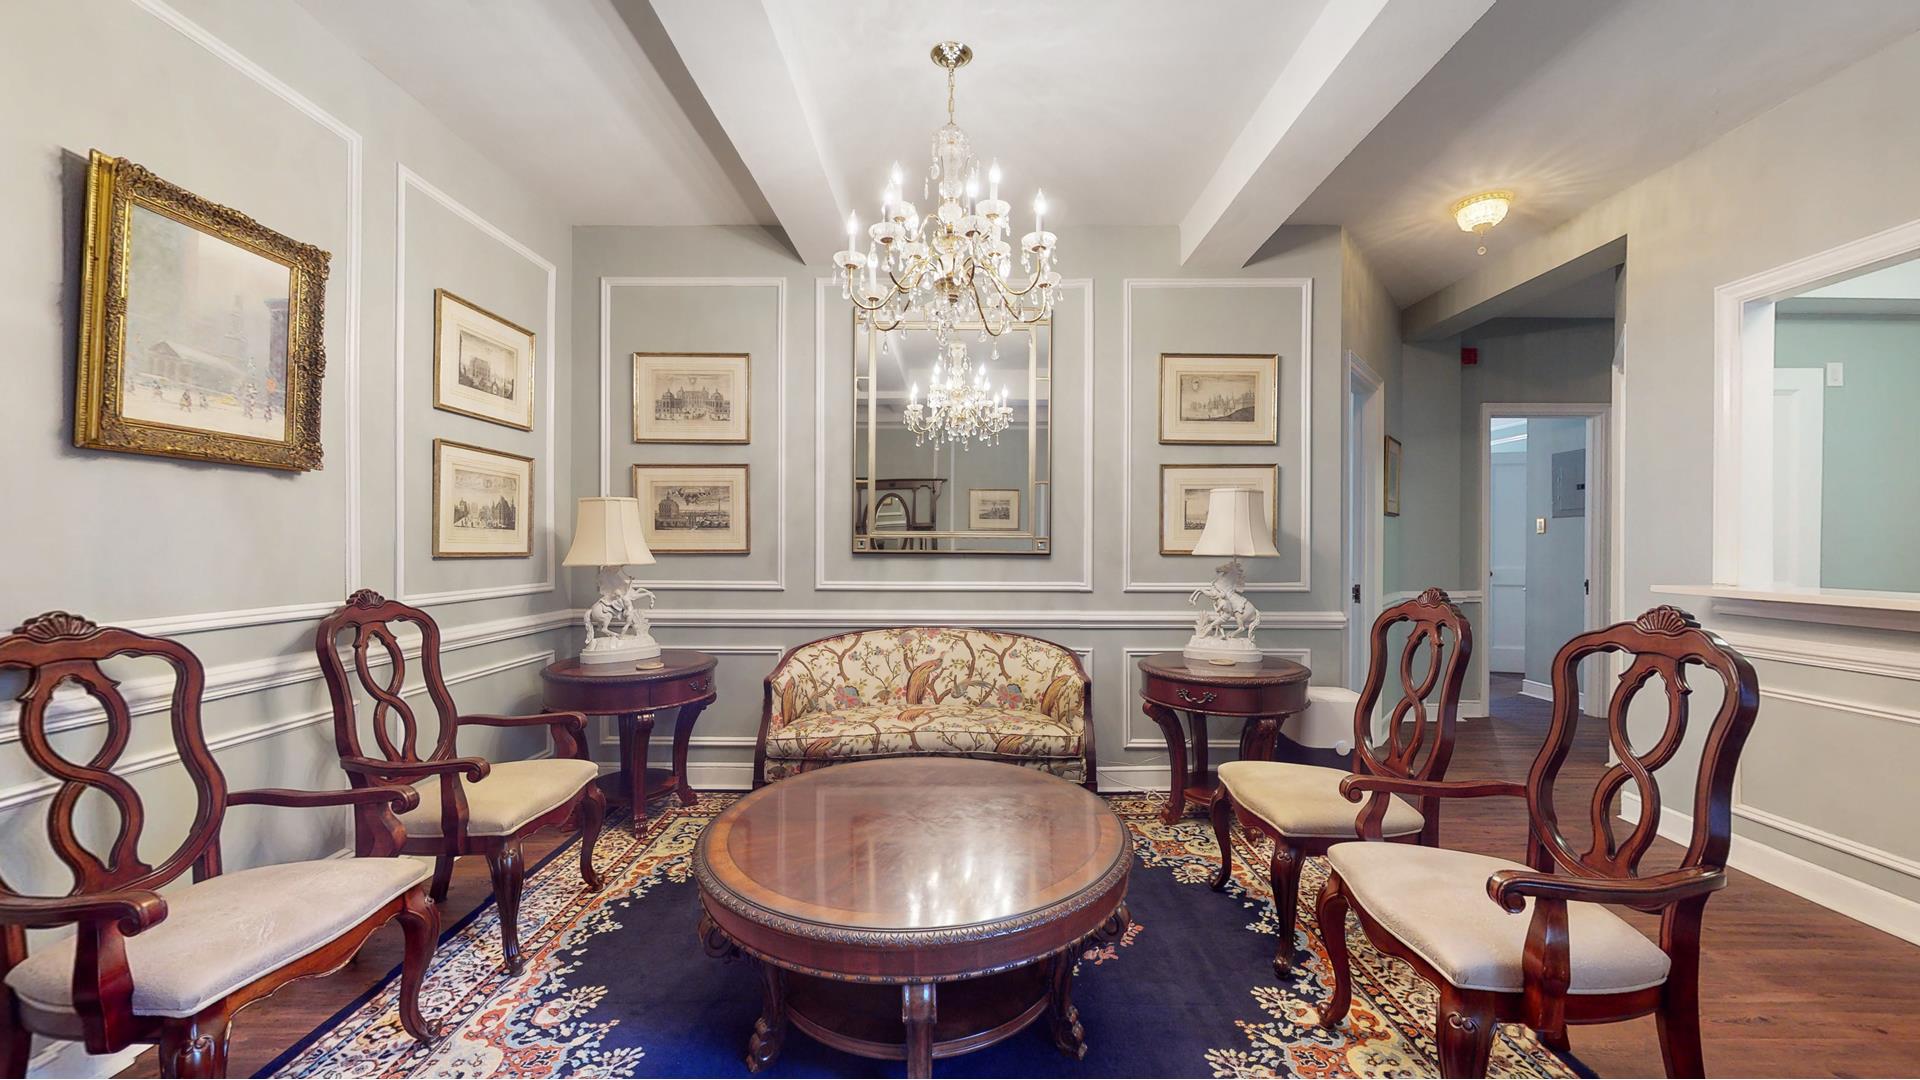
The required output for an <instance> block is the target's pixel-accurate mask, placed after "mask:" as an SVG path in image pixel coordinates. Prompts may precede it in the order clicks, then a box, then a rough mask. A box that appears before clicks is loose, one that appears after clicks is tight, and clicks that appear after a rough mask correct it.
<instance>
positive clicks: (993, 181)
mask: <svg viewBox="0 0 1920 1080" xmlns="http://www.w3.org/2000/svg"><path fill="white" fill-rule="evenodd" d="M999 197H1000V163H999V162H998V161H995V162H994V163H993V164H992V166H990V167H989V168H988V169H987V198H989V199H998V198H999Z"/></svg>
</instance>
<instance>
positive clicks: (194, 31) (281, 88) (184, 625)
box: [109, 0, 364, 637]
mask: <svg viewBox="0 0 1920 1080" xmlns="http://www.w3.org/2000/svg"><path fill="white" fill-rule="evenodd" d="M133 3H134V5H135V6H137V7H139V8H141V9H142V10H144V11H146V12H147V13H148V14H150V15H152V16H153V17H154V18H156V19H159V20H160V21H161V22H162V23H164V24H166V25H167V27H169V28H170V29H172V30H174V31H175V32H177V33H178V34H180V36H182V37H184V38H186V39H187V40H188V41H191V42H193V43H194V44H196V45H198V46H200V47H201V48H202V49H205V50H206V51H207V52H208V53H210V54H212V55H213V56H214V57H216V58H217V59H219V60H220V61H221V62H222V63H224V64H226V65H227V66H228V67H231V68H232V69H234V70H235V71H237V72H239V73H240V74H242V75H244V76H246V77H247V78H249V79H251V80H253V82H255V83H256V84H258V85H259V86H260V87H261V88H262V89H264V90H266V91H267V92H268V93H270V94H272V95H273V96H275V97H277V98H279V99H280V100H281V101H284V102H286V103H287V104H288V105H291V106H292V107H293V108H294V110H295V111H297V112H299V113H300V114H301V115H302V116H305V117H306V118H307V119H309V120H312V121H313V122H314V123H316V124H318V125H320V126H321V127H323V128H325V129H326V130H327V131H329V132H331V133H332V134H333V135H335V136H337V137H339V139H340V141H341V142H342V143H343V144H345V146H346V152H347V159H346V166H347V168H346V191H345V198H346V205H347V243H346V247H345V251H344V252H343V257H342V260H341V262H342V264H344V272H343V273H342V274H341V275H340V278H339V280H340V292H341V294H342V295H343V297H344V299H345V302H346V333H345V334H344V335H342V336H343V339H344V340H343V342H342V344H341V346H340V349H339V355H337V356H333V357H329V358H328V359H329V360H330V364H329V368H330V369H331V370H330V371H329V374H335V375H337V376H338V378H339V380H340V383H341V388H342V394H341V402H342V404H341V415H342V417H343V420H344V424H345V427H346V438H345V441H346V445H345V446H344V447H343V448H342V449H343V450H344V455H343V456H344V457H345V459H346V460H345V462H344V464H343V466H342V471H343V472H344V473H345V476H346V489H347V490H346V507H345V510H344V515H343V517H342V519H341V520H342V521H343V522H344V529H345V533H346V535H345V544H346V560H345V565H346V575H345V581H344V582H343V586H344V587H343V588H342V589H341V591H340V594H339V597H333V598H327V599H323V600H316V601H313V602H311V603H301V604H277V605H272V606H268V607H257V608H237V609H233V610H227V611H206V612H195V613H191V614H184V615H166V616H160V617H156V618H146V619H119V620H109V621H112V622H113V623H114V625H117V626H124V627H126V628H127V629H130V630H138V631H140V632H141V633H143V634H156V635H160V636H163V637H164V636H180V635H183V634H199V633H206V632H209V631H214V630H230V629H234V628H237V627H244V626H266V625H271V624H275V623H287V622H301V621H304V620H307V619H317V618H319V617H320V616H322V615H325V614H326V613H327V612H329V611H332V610H333V609H334V608H335V607H337V606H339V603H340V598H344V597H345V596H346V595H347V594H348V593H349V592H352V591H353V590H354V589H357V588H359V587H360V584H361V582H360V249H361V227H360V220H361V200H362V197H363V196H362V192H363V190H364V183H363V179H364V177H363V171H364V170H363V166H362V162H363V160H364V149H363V146H362V140H361V137H360V133H359V132H358V131H356V130H354V129H353V128H351V127H349V126H348V125H347V124H346V122H345V121H342V120H341V119H340V118H338V117H336V116H334V115H333V114H332V113H330V112H328V111H326V110H325V109H323V108H321V107H320V106H319V105H318V104H316V103H315V102H314V101H313V100H312V99H311V98H309V97H307V96H306V95H304V94H302V93H300V91H298V90H295V89H294V88H293V87H291V86H289V85H288V84H287V83H285V82H283V81H281V80H280V78H278V77H277V76H275V75H274V74H273V73H272V72H269V71H268V70H267V69H266V68H263V67H261V66H260V65H259V64H257V63H255V62H254V61H253V60H251V59H249V58H247V57H246V56H244V55H242V54H241V53H240V51H239V50H237V49H235V48H234V47H233V46H231V45H228V44H227V43H226V42H225V41H222V40H221V39H219V38H218V37H215V36H214V35H213V34H212V33H211V32H209V31H208V30H207V29H206V28H205V27H202V26H201V25H200V24H198V23H196V22H194V21H193V20H192V19H189V18H187V17H186V16H185V15H182V14H181V13H180V12H178V11H176V10H174V8H173V7H171V6H169V5H168V4H166V3H164V2H162V0H133Z"/></svg>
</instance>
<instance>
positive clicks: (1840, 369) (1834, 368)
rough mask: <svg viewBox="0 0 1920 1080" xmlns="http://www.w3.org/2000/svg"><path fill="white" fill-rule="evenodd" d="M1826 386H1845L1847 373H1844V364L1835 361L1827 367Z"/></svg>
mask: <svg viewBox="0 0 1920 1080" xmlns="http://www.w3.org/2000/svg"><path fill="white" fill-rule="evenodd" d="M1827 385H1828V386H1845V385H1847V371H1846V365H1845V364H1842V363H1841V362H1840V361H1838V360H1835V361H1833V362H1831V363H1829V364H1828V365H1827Z"/></svg>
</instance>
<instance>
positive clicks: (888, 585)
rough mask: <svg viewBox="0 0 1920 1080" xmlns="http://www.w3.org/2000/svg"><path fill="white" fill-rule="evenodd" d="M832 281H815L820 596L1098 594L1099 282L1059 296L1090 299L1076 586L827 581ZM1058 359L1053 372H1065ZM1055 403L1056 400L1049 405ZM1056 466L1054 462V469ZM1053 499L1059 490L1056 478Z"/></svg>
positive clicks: (816, 575)
mask: <svg viewBox="0 0 1920 1080" xmlns="http://www.w3.org/2000/svg"><path fill="white" fill-rule="evenodd" d="M836 287H837V286H836V285H835V284H834V281H833V279H832V278H815V279H814V283H813V400H814V409H813V414H814V419H813V466H814V468H813V471H814V489H813V491H814V501H813V534H814V535H813V589H814V591H815V592H919V593H927V592H1080V593H1090V592H1092V591H1093V510H1094V500H1093V487H1094V483H1093V438H1094V426H1093V416H1094V413H1093V383H1094V378H1093V369H1094V356H1095V352H1094V347H1093V279H1092V278H1062V279H1061V281H1060V283H1059V284H1058V285H1057V286H1055V290H1056V292H1060V291H1065V290H1067V289H1077V290H1079V291H1080V292H1081V293H1082V295H1083V296H1084V297H1085V305H1084V307H1085V310H1084V314H1083V316H1082V319H1081V324H1082V325H1081V341H1082V342H1083V343H1084V345H1083V347H1082V352H1083V355H1084V357H1085V359H1084V362H1083V365H1082V369H1081V370H1082V386H1083V391H1084V392H1083V394H1082V398H1083V401H1082V404H1081V416H1082V420H1081V424H1082V427H1083V430H1084V431H1085V432H1086V438H1087V441H1086V448H1085V451H1084V452H1083V453H1082V455H1081V461H1082V468H1081V489H1082V492H1083V496H1082V504H1081V512H1080V517H1081V529H1082V535H1081V555H1080V577H1079V579H1078V580H1076V581H992V580H982V581H849V580H837V579H833V578H829V577H828V576H827V515H826V512H825V508H826V505H827V470H826V467H825V462H826V460H827V425H826V422H825V415H826V414H825V410H823V409H822V408H821V407H820V403H821V402H823V401H825V400H826V399H827V292H828V290H830V289H833V288H836ZM1059 363H1060V358H1059V355H1058V353H1057V352H1056V354H1055V355H1054V357H1053V360H1052V364H1053V370H1055V371H1057V370H1058V369H1059ZM1049 400H1051V399H1049ZM1053 464H1054V463H1052V462H1049V468H1051V467H1052V465H1053ZM1049 476H1050V477H1051V478H1052V479H1051V480H1050V484H1049V492H1048V497H1049V498H1052V491H1053V487H1054V485H1055V484H1057V479H1058V478H1057V477H1053V476H1052V474H1051V473H1049Z"/></svg>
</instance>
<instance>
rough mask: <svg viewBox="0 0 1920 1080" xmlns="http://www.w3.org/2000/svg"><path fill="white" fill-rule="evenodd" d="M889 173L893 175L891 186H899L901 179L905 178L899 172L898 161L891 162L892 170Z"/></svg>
mask: <svg viewBox="0 0 1920 1080" xmlns="http://www.w3.org/2000/svg"><path fill="white" fill-rule="evenodd" d="M889 175H891V176H892V177H893V186H894V187H899V186H900V184H901V183H902V181H904V180H905V179H906V178H905V177H904V176H902V175H901V173H900V163H899V162H897V161H896V162H894V163H893V172H892V173H891V174H889Z"/></svg>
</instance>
